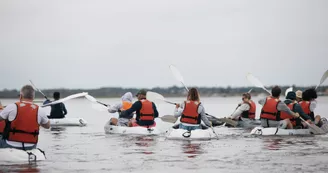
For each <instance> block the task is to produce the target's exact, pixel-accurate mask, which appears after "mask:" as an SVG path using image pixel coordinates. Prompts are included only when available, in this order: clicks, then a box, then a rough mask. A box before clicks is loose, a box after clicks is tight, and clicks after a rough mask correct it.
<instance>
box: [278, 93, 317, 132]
mask: <svg viewBox="0 0 328 173" xmlns="http://www.w3.org/2000/svg"><path fill="white" fill-rule="evenodd" d="M296 98H297V96H296V93H295V92H293V91H290V92H288V93H287V96H286V100H285V101H284V103H285V104H286V105H287V106H288V108H289V109H290V110H292V111H293V112H297V113H298V114H299V115H300V117H302V118H303V119H304V120H305V121H307V122H308V123H312V122H311V118H310V117H309V116H308V115H307V114H305V113H304V111H303V109H302V107H301V106H300V105H299V104H298V102H297V101H296ZM280 118H281V119H289V120H290V122H291V124H292V126H293V128H306V127H307V125H306V123H304V122H302V121H301V119H300V118H295V117H293V116H291V115H289V114H287V113H286V112H281V115H280Z"/></svg>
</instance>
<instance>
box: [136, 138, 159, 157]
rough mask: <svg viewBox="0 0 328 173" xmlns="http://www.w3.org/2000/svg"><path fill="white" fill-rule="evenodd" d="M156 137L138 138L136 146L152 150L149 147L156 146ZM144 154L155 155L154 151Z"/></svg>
mask: <svg viewBox="0 0 328 173" xmlns="http://www.w3.org/2000/svg"><path fill="white" fill-rule="evenodd" d="M154 141H155V140H154V137H152V136H138V137H136V142H135V144H136V145H137V146H139V147H145V148H146V149H150V148H149V147H151V146H154V145H155V143H156V142H154ZM142 153H144V154H154V152H152V151H143V152H142Z"/></svg>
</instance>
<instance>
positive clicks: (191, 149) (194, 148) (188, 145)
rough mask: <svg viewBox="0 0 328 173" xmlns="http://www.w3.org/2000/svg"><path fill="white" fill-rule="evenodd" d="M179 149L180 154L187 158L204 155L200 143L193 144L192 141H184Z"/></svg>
mask: <svg viewBox="0 0 328 173" xmlns="http://www.w3.org/2000/svg"><path fill="white" fill-rule="evenodd" d="M181 147H182V152H183V153H185V154H187V157H188V158H195V157H197V156H199V155H201V154H203V153H204V152H203V149H202V147H201V143H195V142H193V141H185V142H184V143H183V144H182V146H181Z"/></svg>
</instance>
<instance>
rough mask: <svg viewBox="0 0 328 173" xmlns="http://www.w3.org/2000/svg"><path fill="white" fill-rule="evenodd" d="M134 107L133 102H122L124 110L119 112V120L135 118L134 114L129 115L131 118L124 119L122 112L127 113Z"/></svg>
mask: <svg viewBox="0 0 328 173" xmlns="http://www.w3.org/2000/svg"><path fill="white" fill-rule="evenodd" d="M131 107H132V103H131V102H127V101H122V108H121V109H120V111H118V112H119V113H118V114H119V118H127V119H130V118H132V117H133V114H132V115H129V117H124V116H122V111H126V110H128V109H130V108H131Z"/></svg>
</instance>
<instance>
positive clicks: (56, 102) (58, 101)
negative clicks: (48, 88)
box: [41, 92, 88, 107]
mask: <svg viewBox="0 0 328 173" xmlns="http://www.w3.org/2000/svg"><path fill="white" fill-rule="evenodd" d="M86 95H88V93H86V92H83V93H77V94H73V95H70V96H67V97H65V98H62V99H60V100H57V101H54V102H51V103H48V104H45V105H43V106H41V107H46V106H50V105H54V104H58V103H62V102H65V101H68V100H71V99H75V98H78V97H83V96H86Z"/></svg>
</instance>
